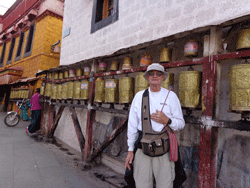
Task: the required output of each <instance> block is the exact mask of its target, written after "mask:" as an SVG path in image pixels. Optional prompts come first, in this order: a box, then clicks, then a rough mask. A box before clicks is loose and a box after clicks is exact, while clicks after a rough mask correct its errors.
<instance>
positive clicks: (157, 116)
mask: <svg viewBox="0 0 250 188" xmlns="http://www.w3.org/2000/svg"><path fill="white" fill-rule="evenodd" d="M151 119H152V120H153V121H155V122H157V123H162V124H167V123H168V120H169V117H168V116H166V115H165V114H164V113H163V112H161V111H158V110H156V113H152V114H151Z"/></svg>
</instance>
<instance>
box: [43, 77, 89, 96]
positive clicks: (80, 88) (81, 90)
mask: <svg viewBox="0 0 250 188" xmlns="http://www.w3.org/2000/svg"><path fill="white" fill-rule="evenodd" d="M40 94H41V95H44V96H45V97H50V98H51V99H79V100H88V99H89V81H88V80H82V81H69V82H64V83H61V84H51V83H46V86H41V91H40Z"/></svg>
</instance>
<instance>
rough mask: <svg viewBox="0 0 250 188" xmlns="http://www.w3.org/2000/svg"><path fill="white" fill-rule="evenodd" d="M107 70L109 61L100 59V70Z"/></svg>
mask: <svg viewBox="0 0 250 188" xmlns="http://www.w3.org/2000/svg"><path fill="white" fill-rule="evenodd" d="M106 70H107V63H106V62H104V61H100V60H99V72H105V71H106Z"/></svg>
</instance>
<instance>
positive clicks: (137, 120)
mask: <svg viewBox="0 0 250 188" xmlns="http://www.w3.org/2000/svg"><path fill="white" fill-rule="evenodd" d="M144 91H145V90H143V91H139V92H138V93H137V94H136V95H135V97H134V99H133V102H132V104H131V107H130V112H129V119H128V132H127V136H128V140H127V143H128V151H133V150H134V143H135V141H136V139H137V136H138V130H140V131H141V130H142V122H141V105H142V95H143V93H144ZM148 91H149V106H150V115H151V114H152V113H156V110H158V111H161V109H162V106H163V104H164V101H165V99H166V96H167V94H168V90H167V89H165V88H163V87H161V90H160V91H159V92H152V91H150V88H148ZM162 112H163V113H164V114H165V115H166V116H167V117H169V118H170V119H171V120H172V123H171V124H170V125H169V126H170V127H171V129H173V130H180V129H183V127H184V126H185V121H184V119H183V114H182V109H181V105H180V101H179V99H178V97H177V95H176V94H175V93H174V92H173V91H170V93H169V95H168V98H167V101H166V103H165V106H164V108H163V111H162ZM151 125H152V129H153V130H154V131H157V132H160V131H161V130H162V129H163V128H164V126H163V124H160V123H157V122H155V121H153V120H151Z"/></svg>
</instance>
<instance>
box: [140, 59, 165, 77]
mask: <svg viewBox="0 0 250 188" xmlns="http://www.w3.org/2000/svg"><path fill="white" fill-rule="evenodd" d="M152 70H156V71H160V72H162V73H163V74H164V80H166V79H167V77H168V73H167V72H166V71H165V70H164V67H163V66H162V65H160V64H159V63H152V64H151V65H149V66H148V68H147V71H146V72H145V73H144V74H143V77H144V78H145V79H146V80H147V81H148V78H147V75H148V72H149V71H152ZM164 80H163V81H164Z"/></svg>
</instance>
